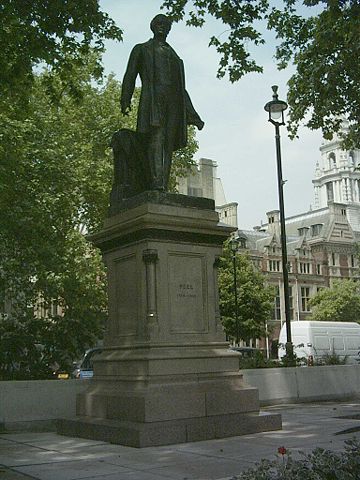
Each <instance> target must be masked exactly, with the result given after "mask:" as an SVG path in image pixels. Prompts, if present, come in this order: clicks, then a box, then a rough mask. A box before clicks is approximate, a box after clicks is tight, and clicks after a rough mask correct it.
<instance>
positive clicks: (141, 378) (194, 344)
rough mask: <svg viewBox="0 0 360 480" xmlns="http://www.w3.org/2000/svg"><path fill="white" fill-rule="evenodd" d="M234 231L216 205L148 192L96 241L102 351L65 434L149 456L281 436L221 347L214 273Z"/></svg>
mask: <svg viewBox="0 0 360 480" xmlns="http://www.w3.org/2000/svg"><path fill="white" fill-rule="evenodd" d="M231 231H233V228H232V227H228V226H225V225H219V224H218V214H217V213H216V212H215V209H214V202H213V201H212V200H209V199H202V198H192V197H186V196H183V195H173V194H161V193H158V192H145V193H144V194H142V195H140V196H138V197H134V198H133V199H130V200H129V201H127V202H126V203H124V204H123V209H119V212H118V213H117V214H115V215H113V216H112V217H110V218H108V219H107V220H106V221H105V225H104V228H103V230H102V231H101V232H99V233H98V234H96V235H93V236H92V238H91V240H92V242H93V243H94V244H95V245H97V246H98V247H99V248H100V249H101V250H102V253H103V258H104V262H105V264H106V266H107V270H108V282H109V324H108V326H107V332H106V336H105V340H104V346H105V349H104V351H103V353H102V354H101V355H100V356H99V357H98V359H97V360H96V362H95V367H94V378H93V380H92V381H91V384H90V386H89V388H88V390H87V391H86V392H85V393H84V394H82V395H79V397H78V399H77V415H78V416H77V418H75V419H67V420H65V419H64V420H60V421H59V422H58V432H59V433H62V434H67V435H71V436H80V437H86V438H94V439H98V440H104V441H110V442H112V443H120V444H124V445H130V446H136V447H146V446H150V445H165V444H171V443H180V442H190V441H195V440H205V439H211V438H222V437H226V436H233V435H241V434H245V433H251V432H259V431H264V430H275V429H280V428H281V417H280V416H279V415H270V414H260V413H259V400H258V391H257V389H255V388H252V387H249V386H245V385H244V384H243V380H242V375H241V374H240V373H239V359H238V354H237V353H235V352H232V351H230V350H229V348H228V344H227V343H226V342H225V341H224V333H223V330H222V326H221V324H220V315H219V309H218V287H217V273H216V269H217V265H218V258H219V256H220V254H221V249H222V244H223V241H224V240H225V239H226V238H227V237H228V236H229V234H230V232H231Z"/></svg>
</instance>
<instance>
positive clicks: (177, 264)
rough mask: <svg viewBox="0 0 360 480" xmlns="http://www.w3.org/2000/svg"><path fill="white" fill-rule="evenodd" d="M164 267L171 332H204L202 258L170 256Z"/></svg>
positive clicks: (179, 254)
mask: <svg viewBox="0 0 360 480" xmlns="http://www.w3.org/2000/svg"><path fill="white" fill-rule="evenodd" d="M168 265H169V309H170V324H171V332H172V333H205V332H207V330H208V318H207V295H206V289H205V285H206V281H207V275H206V264H205V258H204V256H202V255H189V254H181V253H171V254H169V257H168Z"/></svg>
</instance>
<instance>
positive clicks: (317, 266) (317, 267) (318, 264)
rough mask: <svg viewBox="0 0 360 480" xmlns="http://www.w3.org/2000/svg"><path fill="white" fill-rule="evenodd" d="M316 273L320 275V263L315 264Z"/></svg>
mask: <svg viewBox="0 0 360 480" xmlns="http://www.w3.org/2000/svg"><path fill="white" fill-rule="evenodd" d="M316 274H317V275H321V263H317V264H316Z"/></svg>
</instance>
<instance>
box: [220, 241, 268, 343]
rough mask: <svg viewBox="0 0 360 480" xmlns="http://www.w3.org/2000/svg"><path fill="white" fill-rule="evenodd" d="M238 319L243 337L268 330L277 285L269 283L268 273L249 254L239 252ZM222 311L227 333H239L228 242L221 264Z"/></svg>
mask: <svg viewBox="0 0 360 480" xmlns="http://www.w3.org/2000/svg"><path fill="white" fill-rule="evenodd" d="M235 264H236V274H237V296H238V312H237V313H238V320H239V333H240V338H242V339H243V340H249V339H251V338H260V337H263V336H264V335H265V334H266V329H265V323H266V321H267V320H269V318H270V316H271V312H272V309H273V303H274V289H273V288H272V287H271V286H268V285H266V283H265V277H264V275H263V274H262V273H260V272H259V271H257V270H256V269H255V268H254V266H253V264H252V262H251V261H250V259H249V258H248V256H247V255H246V254H242V253H237V254H236V263H235ZM219 295H220V302H219V303H220V314H221V319H222V323H223V325H224V329H225V331H226V333H227V335H229V336H232V337H236V314H235V313H236V312H235V299H234V269H233V259H232V252H231V249H230V247H229V243H226V244H225V247H224V256H223V257H222V258H221V265H220V268H219Z"/></svg>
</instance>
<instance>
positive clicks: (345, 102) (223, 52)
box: [163, 0, 360, 148]
mask: <svg viewBox="0 0 360 480" xmlns="http://www.w3.org/2000/svg"><path fill="white" fill-rule="evenodd" d="M279 3H280V4H282V7H281V8H279ZM163 6H164V7H165V8H166V9H167V10H168V12H169V13H170V14H171V15H172V16H173V17H174V19H175V20H177V21H179V20H182V19H184V18H185V17H186V18H187V20H186V22H187V24H188V25H192V26H196V27H201V26H202V25H203V24H204V23H205V22H206V20H207V18H209V16H211V17H214V18H215V19H217V20H219V21H220V22H222V24H224V26H225V29H226V30H225V32H223V33H222V35H221V36H219V37H215V36H212V37H211V39H210V45H212V46H214V47H215V48H216V49H217V51H218V53H219V54H220V56H221V58H220V63H219V69H218V77H223V76H224V75H225V74H226V73H228V75H229V79H230V81H231V82H235V81H237V80H239V79H240V78H241V77H242V76H243V75H245V74H246V73H249V72H262V67H261V66H260V65H258V63H257V62H256V60H255V59H254V58H253V57H252V55H251V53H250V45H251V44H252V45H255V46H257V45H260V44H263V43H265V41H264V37H263V35H262V32H261V29H264V28H265V27H267V29H269V30H274V32H275V34H276V37H277V39H278V40H279V44H278V46H277V48H276V55H275V56H276V59H277V61H278V67H279V68H280V69H283V68H285V67H286V66H288V65H289V64H290V63H293V64H294V65H295V67H296V72H295V74H294V75H293V76H292V77H291V78H290V80H289V93H288V103H289V106H290V122H289V130H290V134H291V135H292V136H295V135H296V132H297V130H298V127H299V125H300V123H301V122H304V123H305V125H306V126H308V127H309V128H311V129H317V128H321V129H322V130H323V134H324V136H325V138H331V136H332V134H333V132H336V131H339V129H340V126H341V120H342V117H343V116H344V115H345V116H347V117H348V119H349V120H350V122H351V123H350V129H349V133H348V134H347V135H346V142H345V146H346V147H347V148H350V147H359V146H360V123H359V118H360V86H359V82H358V79H359V74H360V70H359V68H360V67H359V62H358V57H359V49H360V47H359V45H360V42H359V30H360V4H359V2H358V0H348V1H332V0H304V1H302V2H300V1H296V0H283V2H275V1H274V2H270V1H268V0H236V1H235V0H219V1H218V0H164V2H163ZM186 12H188V13H187V14H186ZM304 12H305V13H304Z"/></svg>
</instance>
